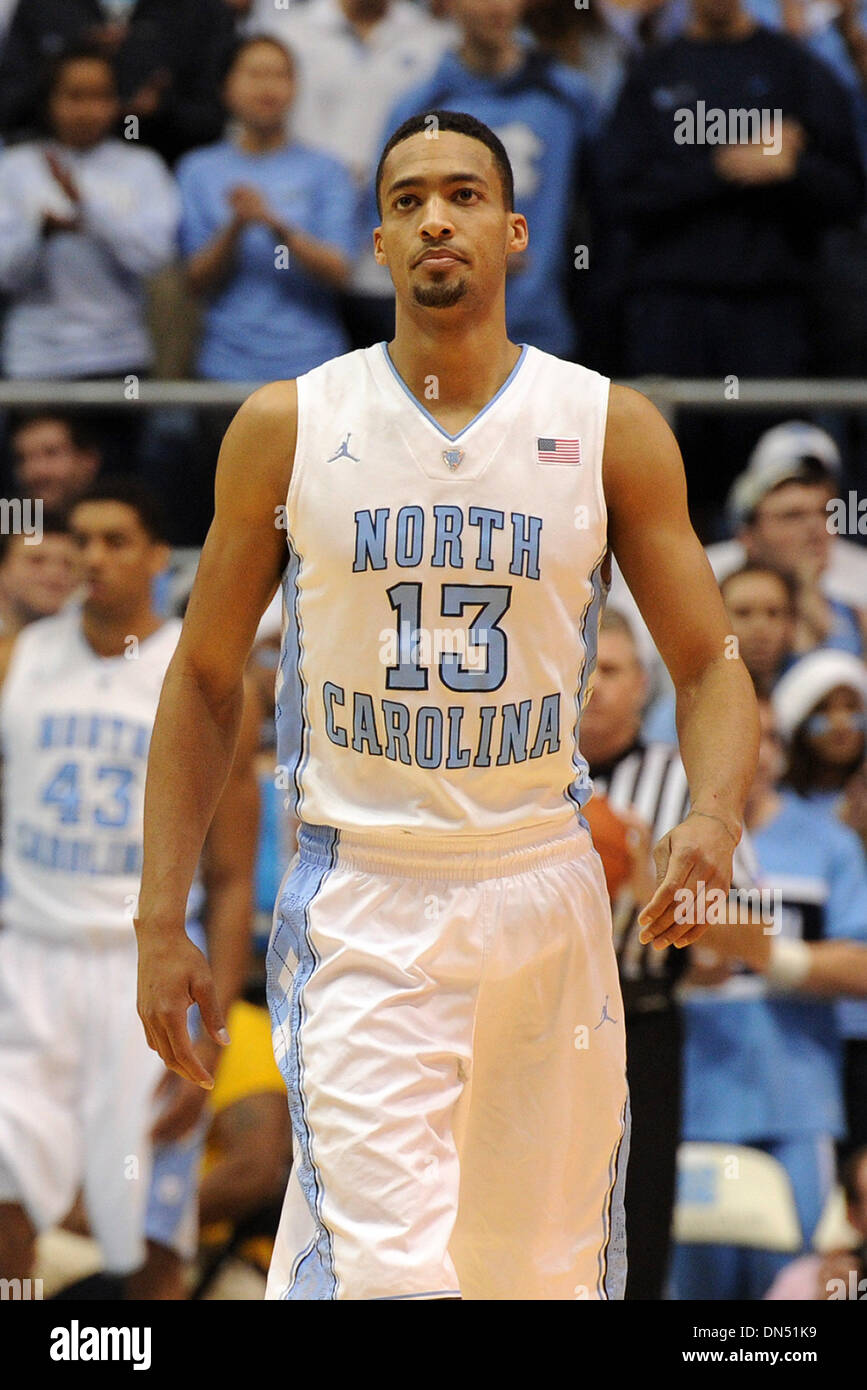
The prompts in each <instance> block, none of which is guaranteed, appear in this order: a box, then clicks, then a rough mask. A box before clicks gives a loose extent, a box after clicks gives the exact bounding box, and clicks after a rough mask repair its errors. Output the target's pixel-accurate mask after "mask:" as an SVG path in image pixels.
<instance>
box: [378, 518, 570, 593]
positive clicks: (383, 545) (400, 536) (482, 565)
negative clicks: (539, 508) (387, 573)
mask: <svg viewBox="0 0 867 1390" xmlns="http://www.w3.org/2000/svg"><path fill="white" fill-rule="evenodd" d="M390 516H391V509H390V508H389V507H377V508H376V510H375V511H374V512H370V511H367V510H365V511H358V512H356V513H355V514H354V520H355V558H354V560H353V564H352V572H353V574H363V573H365V571H366V570H368V569H372V570H384V569H386V568H387V567H388V555H389V530H390V527H389V518H390ZM511 521H512V540H511V550H510V564H509V573H510V574H519V575H524V576H526V578H527V579H538V578H539V575H540V564H539V560H540V547H541V536H542V518H541V517H540V516H525V515H524V513H523V512H512V513H511ZM428 523H430V524H431V525H432V527H433V544H432V546H431V549H430V563H431V565H432V566H433V568H435V569H458V570H459V569H463V568H464V545H463V539H464V531H465V527H473V528H475V530H476V532H477V546H476V552H475V558H474V561H473V564H474V566H475V568H476V569H478V570H493V569H494V558H493V554H492V550H493V533H494V531H502V530H504V528H505V513H504V512H501V511H498V510H497V509H496V508H493V507H470V508H469V511H468V514H467V518H466V520H465V518H464V512H463V508H462V507H458V506H455V505H453V504H452V503H437V504H436V505H435V506H434V508H433V517H432V518H430V517H428V518H426V517H425V512H424V508H423V507H419V506H415V505H413V506H406V507H401V508H400V509H399V511H398V512H397V516H396V517H395V520H394V561H395V564H397V565H399V566H400V567H401V569H414V568H416V566H418V565H420V564H421V563H422V561H423V558H424V555H425V531H426V526H427V524H428ZM504 558H505V557H504Z"/></svg>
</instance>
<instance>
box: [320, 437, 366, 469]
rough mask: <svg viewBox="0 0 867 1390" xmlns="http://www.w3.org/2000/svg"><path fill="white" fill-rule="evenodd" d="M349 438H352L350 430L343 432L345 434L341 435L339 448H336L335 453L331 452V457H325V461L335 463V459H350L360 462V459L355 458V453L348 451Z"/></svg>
mask: <svg viewBox="0 0 867 1390" xmlns="http://www.w3.org/2000/svg"><path fill="white" fill-rule="evenodd" d="M351 438H352V434H351V432H349V433H347V434H345V435H344V436H343V441H342V443H341V445H340V448H339V449H338V450H337V452H336V453H334V454H332V455H331V458H330V459H327V460H326V462H327V463H335V462H336V461H337V459H352V462H353V463H360V462H361V459H359V458H356V456H355V454H351V453H350V452H349V441H350V439H351Z"/></svg>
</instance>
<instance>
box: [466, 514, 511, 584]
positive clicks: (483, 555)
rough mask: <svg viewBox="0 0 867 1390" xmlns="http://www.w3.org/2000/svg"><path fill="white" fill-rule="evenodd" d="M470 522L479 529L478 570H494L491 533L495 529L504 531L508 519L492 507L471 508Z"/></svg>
mask: <svg viewBox="0 0 867 1390" xmlns="http://www.w3.org/2000/svg"><path fill="white" fill-rule="evenodd" d="M469 521H470V525H471V526H478V528H479V553H478V555H477V556H476V569H477V570H492V569H493V568H494V562H493V560H492V559H491V532H492V530H493V528H494V527H496V528H497V530H498V531H502V529H503V527H504V525H505V523H506V518H505V514H504V513H503V512H499V511H495V510H494V508H492V507H470V511H469Z"/></svg>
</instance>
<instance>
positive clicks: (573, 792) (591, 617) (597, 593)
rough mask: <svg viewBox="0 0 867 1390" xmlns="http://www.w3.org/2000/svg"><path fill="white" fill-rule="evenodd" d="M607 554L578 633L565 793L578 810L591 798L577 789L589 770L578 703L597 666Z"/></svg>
mask: <svg viewBox="0 0 867 1390" xmlns="http://www.w3.org/2000/svg"><path fill="white" fill-rule="evenodd" d="M607 553H608V546H607V545H606V547H605V549H604V550H603V552H602V554H601V556H600V557H599V559H598V560H597V562H596V564H595V565H594V566H593V569H592V570H591V572H590V586H591V588H592V590H593V592H592V594H591V596H590V602H589V603H588V604H587V607H586V608H585V610H584V614H583V617H582V618H581V632H580V636H579V640H580V641H581V643H582V645H583V647H584V669H583V670H582V672H581V680H580V682H579V684H578V689H577V691H576V693H575V727H574V729H573V730H572V743H573V749H572V766H573V767H574V769H575V777H574V778H573V780H572V782H571V784H570V786H569V787H567V789H566V794H567V795H568V796H569V797H571V799H572V800H573V801H574V802H575V804H576V806H577V807H578V809H579V811H580V809H581V807H583V806H585V805H586V804H587V802H588V801H589V800H590V795H591V788H590V787H586V786H585V787H581V788H579V787H578V786H577V785H576V784H577V782H578V780H579V778H584V779H585V780H587V779H588V770H589V769H588V763H587V759H586V758H585V757H583V756H582V754H581V751H580V748H579V739H580V726H581V706H582V705H583V703H584V694H585V692H586V690H587V683H588V681H589V680H590V677H591V675H592V674H593V668H594V667H595V665H596V650H597V647H598V645H599V618H600V616H601V613H602V609H603V608H604V606H605V600H606V599H607V597H608V590H609V587H610V586H609V585H608V584H606V583H605V582H604V580H603V578H602V566H603V564H604V563H605V556H606V555H607ZM588 624H589V627H590V640H589V641H587V640H586V639H585V636H584V634H585V633H586V631H587V628H588ZM579 820H580V821H581V823H582V825H584V827H585V829H588V830H589V828H590V827H589V826H588V825H587V822H586V820H585V819H584V817H583V816H581V815H579Z"/></svg>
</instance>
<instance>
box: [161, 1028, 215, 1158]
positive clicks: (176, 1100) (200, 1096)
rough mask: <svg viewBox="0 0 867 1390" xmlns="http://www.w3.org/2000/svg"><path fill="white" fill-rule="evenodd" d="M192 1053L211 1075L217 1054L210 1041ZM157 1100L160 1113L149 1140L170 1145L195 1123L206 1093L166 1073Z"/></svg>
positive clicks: (203, 1105)
mask: <svg viewBox="0 0 867 1390" xmlns="http://www.w3.org/2000/svg"><path fill="white" fill-rule="evenodd" d="M193 1050H194V1052H195V1053H196V1055H197V1057H198V1059H199V1061H200V1062H201V1063H202V1065H203V1066H204V1067H205V1069H206V1071H209V1072H211V1074H212V1075H213V1073H214V1070H215V1068H216V1064H217V1058H218V1057H219V1055H220V1048H219V1047H218V1046H217V1044H216V1043H213V1042H212V1041H211V1039H210V1038H203V1039H200V1040H199V1041H198V1042H197V1043H195V1044H194V1047H193ZM156 1099H157V1102H158V1104H159V1106H160V1113H159V1118H158V1119H157V1121H156V1123H155V1125H154V1127H153V1129H152V1130H151V1138H152V1139H153V1141H154V1143H155V1144H171V1143H174V1141H175V1140H177V1139H183V1137H184V1135H185V1134H189V1132H190V1130H191V1129H194V1128H195V1126H196V1125H197V1124H198V1122H199V1119H200V1118H201V1114H202V1111H203V1110H204V1108H205V1104H206V1102H207V1099H208V1093H207V1091H206V1090H205V1088H204V1087H203V1086H197V1085H196V1084H195V1082H193V1081H186V1080H184V1079H183V1078H181V1077H180V1076H178V1075H177V1074H176V1073H175V1072H170V1071H167V1072H166V1074H165V1076H164V1077H163V1079H162V1081H161V1082H160V1084H159V1086H158V1087H157V1091H156Z"/></svg>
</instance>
